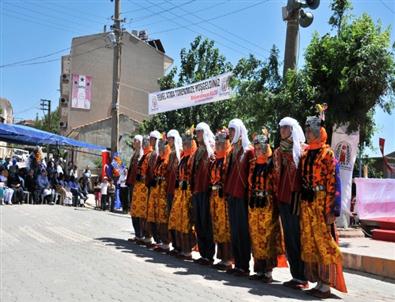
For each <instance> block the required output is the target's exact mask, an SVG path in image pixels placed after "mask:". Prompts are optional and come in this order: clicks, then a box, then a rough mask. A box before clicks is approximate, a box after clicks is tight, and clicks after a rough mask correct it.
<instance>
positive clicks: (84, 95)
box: [71, 74, 92, 110]
mask: <svg viewBox="0 0 395 302" xmlns="http://www.w3.org/2000/svg"><path fill="white" fill-rule="evenodd" d="M71 93H72V97H71V108H75V109H86V110H90V109H91V101H92V77H91V76H87V75H81V74H73V84H72V91H71Z"/></svg>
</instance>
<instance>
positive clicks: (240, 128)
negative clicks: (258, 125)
mask: <svg viewBox="0 0 395 302" xmlns="http://www.w3.org/2000/svg"><path fill="white" fill-rule="evenodd" d="M228 128H233V129H235V136H234V137H233V141H232V145H233V144H236V143H237V142H238V141H239V139H241V145H242V146H243V149H244V151H246V150H247V148H248V146H249V145H250V140H249V139H248V131H247V129H246V127H245V126H244V124H243V122H242V121H241V120H240V119H238V118H235V119H233V120H231V121H230V122H229V125H228Z"/></svg>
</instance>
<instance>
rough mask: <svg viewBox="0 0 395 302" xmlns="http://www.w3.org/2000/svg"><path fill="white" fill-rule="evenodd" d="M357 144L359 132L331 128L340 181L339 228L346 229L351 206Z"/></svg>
mask: <svg viewBox="0 0 395 302" xmlns="http://www.w3.org/2000/svg"><path fill="white" fill-rule="evenodd" d="M358 144H359V131H357V132H353V133H350V134H347V127H346V126H342V127H337V126H336V125H335V126H334V127H333V134H332V149H333V150H334V152H335V157H336V159H337V162H338V164H339V174H340V175H339V176H340V180H341V199H342V211H341V215H340V217H338V218H337V221H336V224H337V225H338V226H339V227H343V228H347V227H348V224H349V223H348V222H349V219H348V217H349V215H350V206H351V186H352V171H353V169H354V164H355V159H356V157H357V150H358Z"/></svg>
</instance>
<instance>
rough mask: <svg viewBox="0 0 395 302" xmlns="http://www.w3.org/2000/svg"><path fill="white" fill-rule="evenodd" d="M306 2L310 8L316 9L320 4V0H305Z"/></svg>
mask: <svg viewBox="0 0 395 302" xmlns="http://www.w3.org/2000/svg"><path fill="white" fill-rule="evenodd" d="M306 4H307V6H308V7H309V8H310V9H316V8H317V7H318V6H320V0H306Z"/></svg>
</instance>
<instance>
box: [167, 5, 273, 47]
mask: <svg viewBox="0 0 395 302" xmlns="http://www.w3.org/2000/svg"><path fill="white" fill-rule="evenodd" d="M166 2H167V3H171V1H169V0H166ZM180 9H181V10H182V11H184V12H185V13H187V14H189V15H192V16H195V17H196V18H198V19H199V20H204V19H203V18H202V17H200V16H199V15H197V14H196V13H194V12H191V11H188V10H186V9H185V8H180ZM207 23H209V24H211V25H212V26H215V27H216V28H218V29H220V30H222V31H224V32H226V33H228V34H230V35H232V36H234V37H236V38H238V39H239V40H242V41H244V42H246V43H249V44H250V45H252V46H255V47H256V48H259V49H261V50H263V51H266V52H270V50H268V49H265V48H263V47H262V46H260V45H258V44H256V43H254V42H252V41H250V40H248V39H246V38H244V37H243V36H240V35H237V34H236V33H234V32H231V31H230V30H227V29H226V28H224V27H222V26H220V25H218V24H215V23H213V22H211V21H208V22H207Z"/></svg>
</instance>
